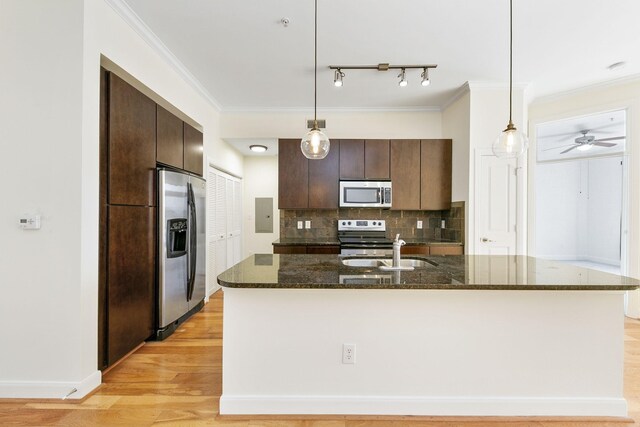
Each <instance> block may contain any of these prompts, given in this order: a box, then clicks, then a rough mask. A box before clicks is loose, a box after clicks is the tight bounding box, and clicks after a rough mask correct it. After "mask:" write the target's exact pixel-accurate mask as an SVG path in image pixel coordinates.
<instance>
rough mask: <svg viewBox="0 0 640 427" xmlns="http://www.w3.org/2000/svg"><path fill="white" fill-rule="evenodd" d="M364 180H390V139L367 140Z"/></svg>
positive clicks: (365, 143)
mask: <svg viewBox="0 0 640 427" xmlns="http://www.w3.org/2000/svg"><path fill="white" fill-rule="evenodd" d="M364 178H365V179H382V180H386V179H389V140H388V139H367V140H366V141H365V142H364Z"/></svg>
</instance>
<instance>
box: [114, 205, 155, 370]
mask: <svg viewBox="0 0 640 427" xmlns="http://www.w3.org/2000/svg"><path fill="white" fill-rule="evenodd" d="M108 223H109V249H108V261H107V262H108V279H107V280H108V282H107V295H108V297H107V301H108V302H107V318H108V321H107V323H108V341H107V343H108V352H107V354H108V364H109V365H112V364H113V363H114V362H116V361H117V360H118V359H120V358H121V357H123V356H124V355H126V354H127V353H128V352H130V351H131V350H133V349H134V348H136V347H137V346H138V345H139V344H141V343H142V342H143V341H144V340H146V339H147V338H148V337H149V336H151V334H152V333H153V331H154V323H153V322H154V316H155V305H154V301H155V297H154V283H155V246H156V245H155V208H151V207H142V206H109V209H108Z"/></svg>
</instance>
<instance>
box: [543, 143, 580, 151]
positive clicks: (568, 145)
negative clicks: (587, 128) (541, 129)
mask: <svg viewBox="0 0 640 427" xmlns="http://www.w3.org/2000/svg"><path fill="white" fill-rule="evenodd" d="M572 145H575V144H567V145H561V146H559V147H551V148H545V149H544V150H542V151H549V150H558V149H560V148H565V147H571V146H572Z"/></svg>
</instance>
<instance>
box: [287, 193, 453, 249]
mask: <svg viewBox="0 0 640 427" xmlns="http://www.w3.org/2000/svg"><path fill="white" fill-rule="evenodd" d="M338 218H341V219H342V218H353V219H356V218H357V219H383V220H385V221H386V223H387V236H388V237H390V238H392V237H394V236H395V235H396V233H400V236H401V237H403V238H425V239H447V240H454V241H456V242H462V243H464V202H453V203H452V204H451V209H449V210H446V211H392V210H387V209H364V208H363V209H358V208H346V209H318V210H314V209H304V210H289V209H286V210H284V209H283V210H280V238H307V239H310V238H318V239H331V238H337V235H338ZM418 220H421V221H422V229H418V228H417V221H418ZM442 220H444V221H445V228H441V224H442ZM298 221H311V228H310V229H308V230H307V229H302V230H298V228H297V224H298Z"/></svg>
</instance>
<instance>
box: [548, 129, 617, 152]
mask: <svg viewBox="0 0 640 427" xmlns="http://www.w3.org/2000/svg"><path fill="white" fill-rule="evenodd" d="M589 132H590V130H588V129H586V130H581V131H580V133H581V134H582V136H579V137H577V138H576V139H574V142H573V143H571V144H569V145H563V146H560V147H552V148H547V149H546V150H544V151H548V150H556V149H558V148H565V147H569V148H567V149H566V150H564V151H561V152H560V154H565V153H568V152H569V151H571V150H575V149H577V150H580V151H587V150H590V149H591V147H593V146H594V145H597V146H599V147H613V146H615V145H617V143H615V142H606V141H617V140H619V139H625V138H626V137H625V136H614V137H611V138H600V139H596V137H595V136H593V135H587V134H588V133H589Z"/></svg>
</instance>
